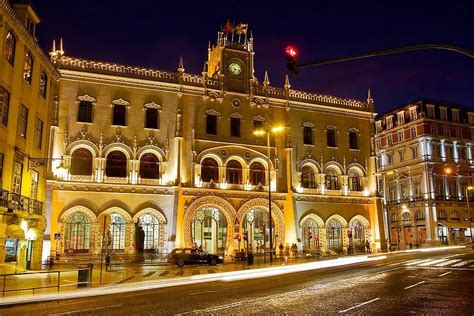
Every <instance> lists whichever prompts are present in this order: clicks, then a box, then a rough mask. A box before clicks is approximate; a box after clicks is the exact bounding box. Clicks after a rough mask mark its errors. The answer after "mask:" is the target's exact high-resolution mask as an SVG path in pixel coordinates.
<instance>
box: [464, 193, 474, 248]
mask: <svg viewBox="0 0 474 316" xmlns="http://www.w3.org/2000/svg"><path fill="white" fill-rule="evenodd" d="M472 189H474V187H473V186H468V187H466V203H467V214H468V216H469V236H471V249H472V247H473V244H472V216H471V210H470V209H469V191H471V190H472Z"/></svg>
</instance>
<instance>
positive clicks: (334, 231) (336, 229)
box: [326, 219, 343, 252]
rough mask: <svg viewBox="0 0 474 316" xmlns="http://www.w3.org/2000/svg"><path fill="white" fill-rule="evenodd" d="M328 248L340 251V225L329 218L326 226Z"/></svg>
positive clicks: (341, 240)
mask: <svg viewBox="0 0 474 316" xmlns="http://www.w3.org/2000/svg"><path fill="white" fill-rule="evenodd" d="M326 230H327V231H326V234H327V241H328V248H329V249H330V250H333V251H337V252H338V251H342V247H343V239H342V238H343V237H342V225H341V223H339V222H338V221H337V220H336V219H331V220H330V221H329V223H328V225H327V228H326Z"/></svg>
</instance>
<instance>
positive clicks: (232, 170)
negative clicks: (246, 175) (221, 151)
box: [226, 160, 242, 184]
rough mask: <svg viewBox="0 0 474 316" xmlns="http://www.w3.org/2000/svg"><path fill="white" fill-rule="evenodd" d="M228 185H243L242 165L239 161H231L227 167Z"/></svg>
mask: <svg viewBox="0 0 474 316" xmlns="http://www.w3.org/2000/svg"><path fill="white" fill-rule="evenodd" d="M226 179H227V183H231V184H242V165H241V164H240V162H238V161H237V160H231V161H229V162H228V163H227V165H226Z"/></svg>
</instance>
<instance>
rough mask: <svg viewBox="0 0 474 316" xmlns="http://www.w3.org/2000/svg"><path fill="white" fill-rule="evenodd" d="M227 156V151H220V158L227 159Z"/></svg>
mask: <svg viewBox="0 0 474 316" xmlns="http://www.w3.org/2000/svg"><path fill="white" fill-rule="evenodd" d="M228 154H229V153H228V152H227V150H225V149H223V150H221V156H222V157H227V155H228Z"/></svg>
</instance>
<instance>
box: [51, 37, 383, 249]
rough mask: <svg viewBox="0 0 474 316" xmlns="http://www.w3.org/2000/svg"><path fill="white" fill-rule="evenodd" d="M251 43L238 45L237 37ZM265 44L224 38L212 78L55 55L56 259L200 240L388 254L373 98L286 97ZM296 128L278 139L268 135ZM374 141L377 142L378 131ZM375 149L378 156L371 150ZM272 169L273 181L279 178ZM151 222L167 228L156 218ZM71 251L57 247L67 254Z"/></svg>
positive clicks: (210, 68)
mask: <svg viewBox="0 0 474 316" xmlns="http://www.w3.org/2000/svg"><path fill="white" fill-rule="evenodd" d="M236 38H237V37H236ZM253 41H254V39H253V38H252V37H251V36H249V37H248V38H247V37H245V40H244V41H238V40H235V41H232V40H230V35H229V36H228V35H227V34H225V33H223V32H219V35H218V39H217V42H216V44H215V45H214V46H212V47H209V49H208V50H209V58H208V60H207V61H206V62H205V66H204V69H203V72H202V74H200V75H194V74H189V73H187V72H186V71H185V68H184V63H183V61H182V60H180V62H179V63H178V69H177V71H176V72H166V71H160V70H155V69H146V68H141V67H130V66H123V65H117V64H113V63H101V62H96V61H91V60H84V59H80V58H75V57H69V56H68V55H67V54H66V55H63V54H62V53H61V52H59V53H58V54H56V53H55V52H53V54H52V61H53V63H54V64H55V65H56V67H57V69H58V71H59V73H60V75H61V78H60V79H59V93H58V95H59V112H58V117H59V124H58V129H57V131H56V133H55V134H54V139H53V149H52V152H51V156H52V157H64V166H65V167H66V172H58V171H57V169H56V166H58V165H59V161H55V162H54V165H53V166H52V170H53V171H54V172H55V177H54V178H51V181H50V182H49V184H50V189H51V208H50V209H49V213H48V217H49V218H50V219H51V226H50V230H49V231H48V232H47V233H48V234H49V235H50V236H53V235H54V234H60V235H57V236H60V240H58V241H57V243H53V244H52V246H53V248H52V253H70V252H85V253H92V254H97V253H99V252H100V248H101V240H102V234H103V232H102V229H101V227H102V223H103V220H102V218H104V217H103V216H102V215H103V214H109V215H110V220H111V223H110V224H109V223H107V222H106V225H107V227H109V228H110V229H109V231H110V236H111V241H110V245H109V249H110V250H111V251H113V252H124V253H130V254H131V253H134V252H135V251H136V249H137V247H139V246H140V245H138V244H137V241H136V239H135V236H136V230H137V229H138V228H139V227H140V226H141V227H143V230H144V231H145V241H144V244H145V246H144V248H145V250H146V251H147V250H155V249H157V250H158V251H160V252H167V251H170V250H171V249H172V248H173V247H180V246H192V245H193V244H197V245H199V246H202V247H203V248H204V249H205V250H208V251H210V252H220V253H224V252H227V253H229V254H233V251H234V250H236V249H238V248H252V250H253V251H257V250H259V251H261V250H262V249H264V248H268V247H269V241H268V240H269V238H268V236H269V221H268V190H269V189H271V190H272V219H273V225H274V226H273V227H274V230H273V232H274V233H273V234H274V237H273V238H274V245H275V246H277V247H278V245H279V244H280V243H282V244H284V245H286V244H290V245H291V244H292V243H297V244H298V246H299V248H300V250H301V249H302V248H304V250H305V251H308V252H312V251H319V250H321V251H322V252H324V253H326V252H330V251H335V252H338V251H340V252H357V251H364V243H365V241H366V240H368V241H370V243H371V246H372V248H373V249H374V250H375V249H377V250H379V249H380V248H381V245H383V246H385V240H383V237H382V236H384V233H383V225H382V217H381V216H382V213H381V208H380V206H381V200H380V198H377V197H375V192H376V190H375V188H376V181H375V176H374V175H375V152H374V150H373V144H372V147H371V139H372V140H373V137H371V124H372V123H373V116H374V114H373V102H372V99H371V98H370V95H369V98H368V101H367V102H363V101H358V100H351V99H343V98H338V97H333V96H326V95H321V94H316V93H309V92H303V91H296V90H292V89H291V86H290V83H289V80H288V78H286V81H285V85H284V87H282V88H278V87H273V86H271V85H270V83H269V81H268V76H267V75H265V78H264V80H263V81H262V82H259V81H258V80H257V78H256V77H255V75H254V65H253V56H254V50H253ZM277 125H282V126H285V127H286V128H285V129H284V131H283V132H281V133H279V134H275V135H273V134H272V135H271V139H270V147H271V148H270V152H271V153H270V165H268V156H267V155H268V153H267V140H266V137H258V136H255V135H254V134H253V132H254V131H255V130H256V129H262V128H268V127H270V126H277ZM372 136H373V135H372ZM371 148H372V149H371ZM268 168H270V179H269V176H268ZM145 215H149V216H148V220H153V223H154V224H147V223H145V221H146V219H145V217H144V216H145ZM56 247H57V248H56Z"/></svg>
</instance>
